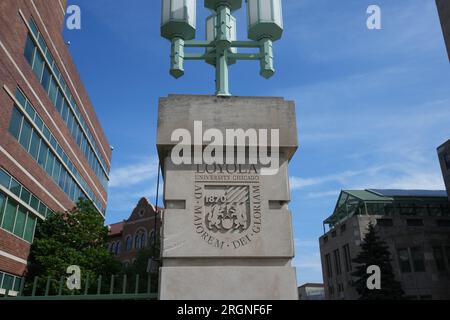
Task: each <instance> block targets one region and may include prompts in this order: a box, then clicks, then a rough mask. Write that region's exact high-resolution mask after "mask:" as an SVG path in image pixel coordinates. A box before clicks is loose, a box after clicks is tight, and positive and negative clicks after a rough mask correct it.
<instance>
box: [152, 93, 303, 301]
mask: <svg viewBox="0 0 450 320" xmlns="http://www.w3.org/2000/svg"><path fill="white" fill-rule="evenodd" d="M177 129H181V131H180V130H178V131H177ZM210 129H213V130H210ZM227 129H228V130H230V129H231V130H234V132H235V133H236V132H237V133H240V134H242V133H244V134H246V135H247V137H253V138H254V137H255V136H256V137H258V142H257V144H256V145H254V144H251V143H248V142H245V144H246V148H245V150H246V152H247V153H246V159H247V160H248V161H247V162H248V163H246V164H240V163H236V162H235V163H229V162H228V164H225V163H224V164H220V163H216V164H206V163H205V162H203V163H201V164H199V163H190V164H186V163H182V164H180V163H179V161H178V160H174V154H178V155H180V154H181V156H182V157H184V158H185V159H186V158H191V157H192V158H194V155H195V153H196V152H200V153H202V152H203V151H204V152H203V154H206V153H207V151H211V144H210V142H211V141H212V140H213V139H212V138H211V136H212V135H214V137H215V143H216V146H218V145H221V146H224V147H223V151H224V153H225V151H226V150H233V155H236V154H237V153H238V147H239V146H241V145H242V141H241V142H240V143H237V147H233V142H232V141H230V139H227V138H228V136H227V133H228V134H229V132H227ZM239 129H242V130H241V131H239ZM236 130H237V131H236ZM180 132H181V133H182V132H184V133H189V135H188V137H189V139H190V141H189V140H188V139H184V140H183V139H181V138H180V136H181V135H180ZM264 132H265V133H266V134H264ZM220 133H221V134H222V136H223V141H220V139H218V136H220ZM255 133H256V135H255ZM230 137H231V135H230ZM180 141H181V142H180ZM245 141H247V140H245ZM248 141H250V140H248ZM190 143H192V144H193V146H192V149H191V146H189V144H190ZM276 143H278V144H279V149H277V150H276V152H275V151H274V150H275V149H273V150H272V149H271V148H272V147H274V145H275V144H276ZM183 146H185V147H186V146H188V147H187V148H188V149H189V150H192V153H191V154H189V152H187V150H188V149H184V151H183V152H182V153H180V148H181V147H183ZM157 147H158V154H159V158H160V161H161V164H162V171H163V178H164V204H165V210H164V215H163V217H162V239H161V256H162V257H161V259H162V266H161V269H160V283H159V286H160V287H159V298H160V299H187V300H190V299H194V300H196V299H206V300H210V299H211V300H214V299H230V300H240V299H266V300H276V299H298V294H297V281H296V274H295V269H294V268H293V267H292V266H291V263H292V258H293V257H294V244H293V235H292V217H291V212H290V211H289V209H288V203H289V201H290V191H289V175H288V163H289V161H290V159H291V158H292V156H293V155H294V153H295V151H296V149H297V126H296V116H295V106H294V103H293V102H292V101H286V100H284V99H282V98H272V97H216V96H199V95H169V96H168V97H167V98H161V99H160V101H159V112H158V132H157ZM227 147H231V148H232V149H230V148H227ZM256 147H257V149H256V150H258V152H259V151H264V150H265V149H269V150H272V154H270V158H271V159H272V160H271V163H270V164H268V162H267V161H266V162H265V163H258V164H252V163H251V161H250V160H249V157H248V154H249V153H250V151H252V150H253V151H254V150H255V148H256ZM265 147H266V148H265ZM218 151H219V149H217V150H216V151H215V152H214V153H212V154H213V155H214V156H216V157H217V156H218ZM266 151H267V150H266ZM236 152H237V153H236ZM258 154H259V153H258ZM259 155H260V154H259ZM223 158H224V161H225V158H226V156H224V157H223ZM275 158H276V161H275ZM266 160H267V158H266ZM193 161H194V160H193ZM269 166H272V167H276V169H277V170H276V173H275V174H273V172H272V174H268V172H269V171H268V170H266V169H268V168H269ZM264 170H266V171H264Z"/></svg>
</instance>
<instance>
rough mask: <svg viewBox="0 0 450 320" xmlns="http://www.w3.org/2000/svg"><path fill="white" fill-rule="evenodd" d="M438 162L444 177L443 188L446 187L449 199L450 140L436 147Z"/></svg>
mask: <svg viewBox="0 0 450 320" xmlns="http://www.w3.org/2000/svg"><path fill="white" fill-rule="evenodd" d="M437 153H438V157H439V163H440V165H441V170H442V176H443V177H444V183H445V189H447V195H448V199H449V201H450V140H447V142H445V143H444V144H442V145H440V146H439V147H438V148H437Z"/></svg>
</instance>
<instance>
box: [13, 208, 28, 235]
mask: <svg viewBox="0 0 450 320" xmlns="http://www.w3.org/2000/svg"><path fill="white" fill-rule="evenodd" d="M26 220H27V210H26V209H25V208H24V207H22V206H19V209H18V210H17V216H16V223H15V225H14V234H15V235H16V236H18V237H21V238H22V237H23V231H24V229H25V221H26Z"/></svg>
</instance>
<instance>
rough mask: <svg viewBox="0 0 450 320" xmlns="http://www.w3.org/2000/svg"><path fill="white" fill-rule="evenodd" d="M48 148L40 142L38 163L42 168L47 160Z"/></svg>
mask: <svg viewBox="0 0 450 320" xmlns="http://www.w3.org/2000/svg"><path fill="white" fill-rule="evenodd" d="M47 153H48V147H47V146H46V145H45V144H44V143H42V142H41V149H40V150H39V158H38V163H39V164H40V165H41V166H42V167H44V166H45V162H46V159H47Z"/></svg>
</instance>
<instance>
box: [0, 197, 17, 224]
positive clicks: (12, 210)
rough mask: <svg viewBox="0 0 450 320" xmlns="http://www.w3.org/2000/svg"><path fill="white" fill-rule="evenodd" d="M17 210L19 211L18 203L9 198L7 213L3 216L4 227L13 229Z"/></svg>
mask: <svg viewBox="0 0 450 320" xmlns="http://www.w3.org/2000/svg"><path fill="white" fill-rule="evenodd" d="M16 211H17V205H16V204H15V203H14V202H13V201H11V199H8V202H7V204H6V209H5V213H4V216H3V222H2V228H3V229H5V230H8V231H10V232H12V231H13V228H14V220H15V219H16Z"/></svg>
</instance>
